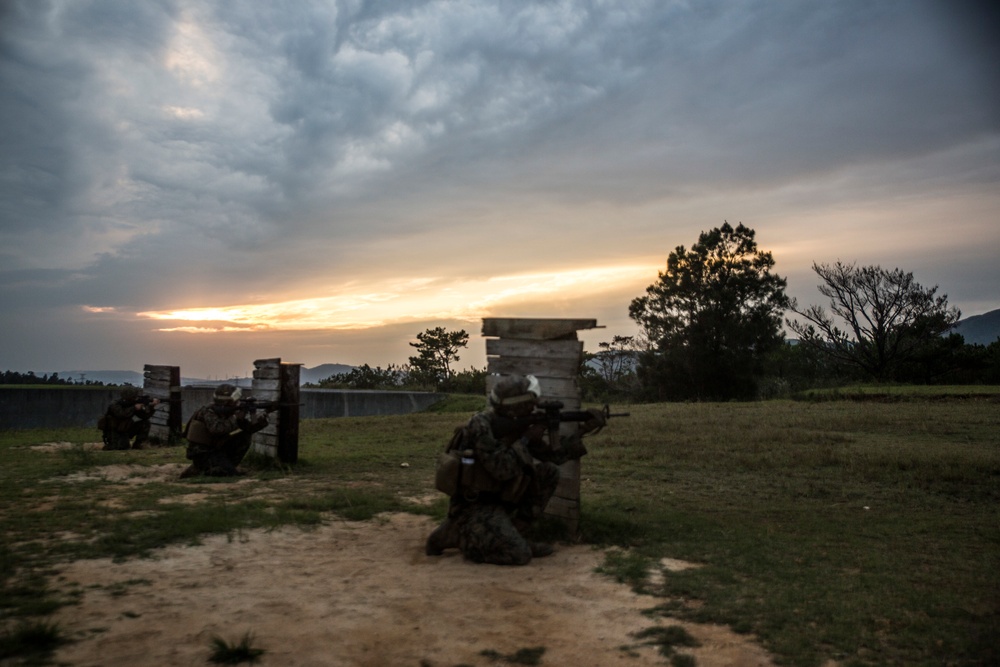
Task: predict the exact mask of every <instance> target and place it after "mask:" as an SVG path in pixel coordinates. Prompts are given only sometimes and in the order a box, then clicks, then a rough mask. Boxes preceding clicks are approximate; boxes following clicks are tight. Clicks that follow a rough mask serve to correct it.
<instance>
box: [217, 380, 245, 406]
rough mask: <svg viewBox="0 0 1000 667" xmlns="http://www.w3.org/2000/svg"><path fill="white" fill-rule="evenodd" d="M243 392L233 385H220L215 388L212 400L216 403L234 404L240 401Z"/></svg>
mask: <svg viewBox="0 0 1000 667" xmlns="http://www.w3.org/2000/svg"><path fill="white" fill-rule="evenodd" d="M242 394H243V392H242V391H241V390H240V388H239V387H237V386H236V385H234V384H220V385H219V386H218V387H216V388H215V393H214V394H213V395H212V398H214V399H215V402H216V403H235V402H236V401H238V400H240V396H241V395H242Z"/></svg>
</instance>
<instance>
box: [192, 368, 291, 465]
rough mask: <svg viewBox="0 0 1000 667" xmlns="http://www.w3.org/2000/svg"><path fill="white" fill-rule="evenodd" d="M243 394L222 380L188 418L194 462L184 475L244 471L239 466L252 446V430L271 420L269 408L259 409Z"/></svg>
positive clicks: (255, 430)
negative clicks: (206, 402)
mask: <svg viewBox="0 0 1000 667" xmlns="http://www.w3.org/2000/svg"><path fill="white" fill-rule="evenodd" d="M241 394H242V391H241V390H240V388H239V387H236V386H234V385H231V384H220V385H219V386H218V387H216V389H215V393H214V395H213V398H212V402H211V403H210V404H209V405H206V406H204V407H202V408H200V409H199V410H198V411H197V412H195V413H194V415H193V416H192V417H191V419H190V420H189V421H188V424H187V427H186V428H185V429H184V437H185V438H187V441H188V446H187V458H188V459H189V460H190V461H191V465H190V466H188V467H187V469H186V470H184V472H182V473H181V478H186V477H195V476H198V475H208V476H212V477H232V476H236V475H242V474H243V473H242V472H241V471H239V470H238V469H237V467H236V466H238V465H239V463H240V461H242V460H243V457H244V456H246V453H247V451H248V450H249V449H250V442H251V438H252V436H253V434H254V433H256V432H257V431H259V430H261V429H262V428H264V427H265V426H267V423H268V422H267V410H261V411H258V410H256V409H255V407H254V404H252V403H248V402H247V401H245V400H244V401H241V400H240V396H241ZM248 406H249V407H248ZM268 408H269V409H271V408H270V406H268ZM273 409H277V408H273Z"/></svg>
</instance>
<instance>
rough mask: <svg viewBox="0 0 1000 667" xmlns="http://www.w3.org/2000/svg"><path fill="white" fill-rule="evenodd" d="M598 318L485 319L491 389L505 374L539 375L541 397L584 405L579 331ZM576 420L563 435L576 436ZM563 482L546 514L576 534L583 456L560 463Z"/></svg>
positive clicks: (575, 406) (568, 404)
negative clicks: (581, 459)
mask: <svg viewBox="0 0 1000 667" xmlns="http://www.w3.org/2000/svg"><path fill="white" fill-rule="evenodd" d="M596 327H597V320H575V319H530V318H486V319H484V320H483V336H487V337H494V338H495V340H487V341H486V359H487V366H486V370H487V372H488V373H489V375H487V379H486V392H487V394H488V393H489V392H490V390H492V389H493V387H494V385H495V384H496V383H497V381H498V380H499V379H500V376H501V375H510V374H518V375H534V376H535V377H537V378H538V383H539V384H540V385H541V388H542V400H548V401H561V402H562V404H563V407H564V409H565V410H579V409H580V386H579V383H578V381H577V378H578V377H579V374H580V365H581V364H582V363H583V342H582V341H580V340H578V339H577V337H576V332H577V331H579V330H581V329H594V328H596ZM578 430H579V425H578V424H575V423H563V424H562V425H561V427H560V434H561V435H563V436H566V435H573V434H575V433H576V432H577V431H578ZM559 473H560V475H559V477H560V478H559V486H558V487H556V492H555V495H553V497H552V500H550V501H549V504H548V505H547V506H546V508H545V515H546V516H550V517H554V518H557V519H559V520H561V521H562V522H564V523H565V524H566V528H567V530H568V532H569V534H570V535H571V536H576V535H577V533H578V532H579V526H580V461H579V459H577V460H573V461H567V462H566V463H564V464H563V465H561V466H560V467H559Z"/></svg>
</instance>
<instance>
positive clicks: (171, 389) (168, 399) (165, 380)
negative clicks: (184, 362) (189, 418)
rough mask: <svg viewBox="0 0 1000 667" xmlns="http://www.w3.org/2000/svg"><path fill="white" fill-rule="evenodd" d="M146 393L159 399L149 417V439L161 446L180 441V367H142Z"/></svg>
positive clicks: (144, 391) (147, 365) (143, 386)
mask: <svg viewBox="0 0 1000 667" xmlns="http://www.w3.org/2000/svg"><path fill="white" fill-rule="evenodd" d="M142 376H143V379H142V390H143V393H145V394H146V395H148V396H150V397H152V398H158V399H159V400H160V405H159V406H157V408H156V411H155V412H153V416H152V417H151V418H150V420H149V441H150V442H151V443H153V444H158V445H175V444H179V443H180V441H181V430H183V428H184V427H183V425H182V420H181V369H180V366H154V365H152V364H146V365H145V366H143V368H142Z"/></svg>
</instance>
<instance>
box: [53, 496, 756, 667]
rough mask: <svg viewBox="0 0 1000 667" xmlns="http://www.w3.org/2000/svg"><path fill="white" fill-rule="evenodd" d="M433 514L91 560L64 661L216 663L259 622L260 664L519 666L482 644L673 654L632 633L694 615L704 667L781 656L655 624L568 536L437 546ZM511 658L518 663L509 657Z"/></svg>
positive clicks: (651, 660)
mask: <svg viewBox="0 0 1000 667" xmlns="http://www.w3.org/2000/svg"><path fill="white" fill-rule="evenodd" d="M432 528H433V525H432V524H431V522H430V521H429V520H428V519H427V518H425V517H418V516H413V515H407V514H394V515H389V516H385V517H380V518H379V519H378V520H375V521H369V522H363V523H355V522H344V521H340V520H333V521H331V522H329V523H328V524H327V525H324V526H322V527H320V528H318V529H316V530H313V531H311V532H304V531H302V530H301V529H299V528H295V527H288V528H283V529H281V530H275V531H271V532H265V531H257V530H255V531H249V532H247V533H245V534H242V535H239V536H235V537H234V538H233V539H232V540H230V539H227V538H226V537H225V536H213V537H210V538H208V539H206V540H205V541H204V544H203V545H201V546H198V547H181V546H171V547H168V548H165V549H162V550H160V551H159V552H158V553H157V554H156V555H155V557H154V558H148V559H131V560H129V561H127V562H125V563H120V564H112V563H111V562H110V561H109V560H104V559H102V560H90V561H77V562H75V563H72V564H70V565H67V566H65V567H63V568H62V573H61V576H60V582H61V583H62V584H63V585H72V584H76V585H78V586H79V587H80V589H81V590H82V591H83V597H82V600H81V603H80V604H79V605H77V606H72V607H65V608H63V609H62V610H61V611H60V612H59V614H58V616H57V618H56V621H57V622H58V623H59V624H60V625H61V626H62V627H63V628H65V629H66V630H67V632H68V634H70V635H71V636H73V637H74V638H75V639H77V640H78V641H76V642H75V643H73V644H71V645H68V646H66V647H64V648H63V649H61V650H59V651H58V653H57V655H56V660H57V661H58V662H59V663H62V664H71V665H74V666H77V667H85V666H98V665H100V666H113V665H158V666H165V667H169V666H173V665H177V666H180V665H184V666H188V665H206V664H211V663H209V662H208V657H209V654H210V641H211V638H212V637H213V636H216V635H218V636H220V637H222V638H224V639H226V640H228V641H229V642H231V643H236V642H238V641H239V640H240V639H242V638H243V636H244V635H245V634H246V633H247V632H252V633H253V636H254V642H253V645H254V646H257V647H260V648H263V649H265V650H266V653H265V654H264V656H263V657H262V658H261V659H260V661H259V663H258V664H260V665H265V666H266V665H276V666H277V665H281V666H292V665H301V666H305V665H316V666H320V665H322V666H324V667H326V666H331V665H334V666H336V665H351V666H355V665H358V666H363V665H371V666H380V667H382V666H387V665H388V666H396V665H401V666H412V667H456V666H457V665H476V666H480V665H481V666H484V667H485V666H487V665H496V664H505V663H504V662H502V661H500V662H498V661H496V660H494V659H491V658H490V657H488V656H484V655H483V654H482V652H483V651H495V652H496V653H499V654H503V655H512V654H514V653H515V652H516V651H518V650H519V649H524V648H533V647H540V646H541V647H545V653H544V655H543V656H542V660H541V663H540V664H542V665H556V666H561V665H571V666H573V667H587V666H591V665H593V666H595V667H596V666H602V667H608V666H614V665H628V666H630V667H642V666H645V665H664V664H668V661H667V660H665V659H664V658H663V657H661V656H660V655H659V654H658V652H657V650H656V649H655V648H653V647H635V648H633V650H623V647H624V646H635V645H637V644H638V640H636V639H635V638H634V637H633V636H632V634H633V633H635V632H636V631H639V630H642V629H644V628H649V627H651V626H653V625H655V624H657V623H659V624H661V625H684V626H685V627H686V628H687V629H688V631H689V632H690V633H691V634H692V635H693V636H694V637H696V638H697V639H699V640H700V641H701V642H702V646H701V647H700V648H694V649H683V652H685V653H688V654H690V655H692V656H693V657H695V659H696V660H697V665H699V666H700V667H710V666H712V665H733V666H748V667H749V666H751V665H771V664H772V663H771V661H770V659H769V657H768V655H767V654H766V653H765V652H764V651H763V650H762V649H760V648H759V647H758V646H756V645H754V644H752V643H750V642H749V641H748V640H747V638H745V637H742V636H739V635H735V634H733V633H731V632H728V631H727V630H725V629H724V628H718V627H713V626H697V625H691V624H681V623H676V622H674V621H670V620H667V621H666V622H664V621H663V620H662V619H661V620H660V621H653V620H651V619H649V618H647V617H645V616H643V615H642V613H641V612H642V610H643V609H647V608H649V607H652V606H653V605H654V604H655V600H653V599H652V598H648V597H640V596H637V595H635V594H633V593H632V592H631V591H630V590H629V589H628V588H627V587H626V586H622V585H619V584H616V583H614V582H612V581H611V580H610V579H608V578H607V577H603V576H601V575H599V574H596V573H594V568H595V566H597V565H598V564H599V562H600V561H601V558H602V555H601V554H600V553H599V552H597V551H594V550H592V549H590V548H589V547H586V546H563V547H560V548H559V549H558V550H557V552H556V554H555V555H553V556H552V557H549V558H545V559H539V560H535V561H533V562H532V563H531V564H529V565H528V566H526V567H521V568H503V567H497V566H491V565H474V564H471V563H467V562H465V561H463V560H462V558H461V556H460V555H459V554H457V553H451V552H449V553H448V554H446V555H444V556H441V557H437V558H429V557H427V556H425V555H424V553H423V543H424V539H425V537H426V535H427V534H428V532H429V531H430V530H431V529H432ZM506 664H510V663H506Z"/></svg>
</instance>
